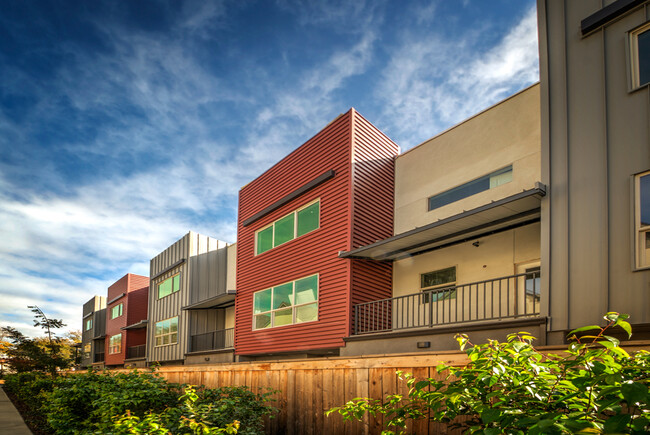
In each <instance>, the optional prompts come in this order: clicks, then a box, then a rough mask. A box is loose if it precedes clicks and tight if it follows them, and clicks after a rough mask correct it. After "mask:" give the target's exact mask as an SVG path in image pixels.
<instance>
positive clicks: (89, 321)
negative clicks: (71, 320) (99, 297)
mask: <svg viewBox="0 0 650 435" xmlns="http://www.w3.org/2000/svg"><path fill="white" fill-rule="evenodd" d="M91 329H93V318H92V317H91V318H90V319H86V329H85V331H90V330H91Z"/></svg>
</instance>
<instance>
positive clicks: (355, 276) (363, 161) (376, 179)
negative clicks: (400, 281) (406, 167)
mask: <svg viewBox="0 0 650 435" xmlns="http://www.w3.org/2000/svg"><path fill="white" fill-rule="evenodd" d="M353 116H354V124H353V125H354V129H353V135H352V142H353V153H352V156H353V158H352V171H353V182H352V195H353V198H352V248H358V247H361V246H364V245H367V244H370V243H374V242H375V241H377V240H381V239H385V238H387V237H390V236H392V235H393V209H394V192H395V158H396V157H397V155H398V154H399V151H400V150H399V147H398V146H397V145H396V144H395V143H394V142H393V141H391V140H390V139H389V138H388V137H387V136H386V135H384V134H383V133H382V132H381V131H380V130H378V129H377V128H376V127H375V126H374V125H372V124H371V123H369V122H368V121H367V120H366V119H365V118H363V117H362V116H361V115H360V114H358V113H356V112H354V114H353ZM392 271H393V265H392V263H377V262H372V261H363V260H352V289H351V301H352V305H354V304H359V303H362V302H369V301H374V300H378V299H384V298H389V297H391V293H392Z"/></svg>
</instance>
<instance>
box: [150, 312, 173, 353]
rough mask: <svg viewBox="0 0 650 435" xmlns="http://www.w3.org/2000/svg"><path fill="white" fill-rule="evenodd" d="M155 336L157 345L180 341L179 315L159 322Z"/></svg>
mask: <svg viewBox="0 0 650 435" xmlns="http://www.w3.org/2000/svg"><path fill="white" fill-rule="evenodd" d="M154 337H155V341H156V346H164V345H166V344H176V343H178V317H172V318H171V319H166V320H162V321H160V322H157V323H156V327H155V330H154Z"/></svg>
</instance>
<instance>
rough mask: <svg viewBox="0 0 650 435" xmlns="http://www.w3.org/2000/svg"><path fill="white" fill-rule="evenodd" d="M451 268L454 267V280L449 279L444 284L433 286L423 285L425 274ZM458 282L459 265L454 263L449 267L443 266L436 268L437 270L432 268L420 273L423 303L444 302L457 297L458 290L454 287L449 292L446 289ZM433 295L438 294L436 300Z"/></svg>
mask: <svg viewBox="0 0 650 435" xmlns="http://www.w3.org/2000/svg"><path fill="white" fill-rule="evenodd" d="M449 269H454V278H455V280H454V281H449V282H445V283H442V284H436V285H432V286H426V287H425V286H423V282H422V280H423V278H424V275H428V274H430V273H436V272H443V271H445V270H449ZM457 283H458V265H456V264H455V265H453V266H449V267H443V268H441V269H436V270H430V271H429V272H424V273H421V274H420V293H422V303H425V304H428V303H429V302H442V301H446V300H449V299H456V293H457V291H456V290H455V289H454V290H453V291H450V292H448V294H445V290H449V289H450V288H452V287H456V285H457ZM440 294H442V295H443V297H442V298H440V297H438V295H440ZM433 295H436V298H435V300H432V299H433V297H432V296H433Z"/></svg>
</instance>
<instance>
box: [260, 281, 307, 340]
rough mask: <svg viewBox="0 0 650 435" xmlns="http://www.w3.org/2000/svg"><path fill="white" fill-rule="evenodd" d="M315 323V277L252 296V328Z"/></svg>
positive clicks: (288, 283)
mask: <svg viewBox="0 0 650 435" xmlns="http://www.w3.org/2000/svg"><path fill="white" fill-rule="evenodd" d="M314 320H318V275H312V276H308V277H306V278H301V279H298V280H296V281H291V282H287V283H284V284H280V285H278V286H275V287H271V288H267V289H265V290H262V291H259V292H257V293H255V294H253V329H265V328H274V327H277V326H285V325H293V324H296V323H305V322H312V321H314Z"/></svg>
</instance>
